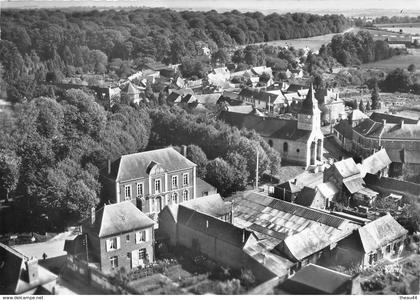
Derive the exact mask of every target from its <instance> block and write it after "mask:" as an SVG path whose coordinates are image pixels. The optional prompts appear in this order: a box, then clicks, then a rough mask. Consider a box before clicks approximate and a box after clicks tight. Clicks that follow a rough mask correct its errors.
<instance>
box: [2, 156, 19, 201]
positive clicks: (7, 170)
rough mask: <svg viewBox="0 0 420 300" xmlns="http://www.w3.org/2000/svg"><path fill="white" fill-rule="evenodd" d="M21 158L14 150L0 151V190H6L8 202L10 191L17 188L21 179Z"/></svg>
mask: <svg viewBox="0 0 420 300" xmlns="http://www.w3.org/2000/svg"><path fill="white" fill-rule="evenodd" d="M19 165H20V158H19V157H18V156H17V155H16V153H15V152H13V151H6V150H2V151H0V190H1V189H3V190H5V191H6V202H7V201H8V200H9V193H10V192H12V191H13V190H15V189H16V186H17V183H18V180H19Z"/></svg>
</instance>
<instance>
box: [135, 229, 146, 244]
mask: <svg viewBox="0 0 420 300" xmlns="http://www.w3.org/2000/svg"><path fill="white" fill-rule="evenodd" d="M145 241H146V231H145V230H142V231H139V232H136V244H139V243H141V242H145Z"/></svg>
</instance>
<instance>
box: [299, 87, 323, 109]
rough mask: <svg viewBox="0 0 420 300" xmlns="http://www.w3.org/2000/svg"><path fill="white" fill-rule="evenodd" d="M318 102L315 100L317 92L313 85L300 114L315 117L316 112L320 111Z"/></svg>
mask: <svg viewBox="0 0 420 300" xmlns="http://www.w3.org/2000/svg"><path fill="white" fill-rule="evenodd" d="M318 109H319V108H318V100H317V99H316V98H315V92H314V87H313V84H312V83H311V86H310V87H309V91H308V94H307V95H306V98H305V100H303V102H302V109H301V111H300V113H302V114H305V115H313V114H314V111H315V110H318Z"/></svg>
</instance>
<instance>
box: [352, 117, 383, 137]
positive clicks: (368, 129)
mask: <svg viewBox="0 0 420 300" xmlns="http://www.w3.org/2000/svg"><path fill="white" fill-rule="evenodd" d="M383 128H384V126H383V124H382V123H378V122H375V121H373V120H371V119H365V120H363V121H361V122H360V123H359V124H358V125H357V126H356V127H354V128H353V130H354V131H356V132H357V133H359V134H361V135H363V136H371V137H379V135H380V134H381V132H382V130H383Z"/></svg>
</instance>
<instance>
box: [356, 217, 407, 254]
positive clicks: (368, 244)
mask: <svg viewBox="0 0 420 300" xmlns="http://www.w3.org/2000/svg"><path fill="white" fill-rule="evenodd" d="M405 234H407V230H406V229H404V227H402V226H401V225H400V224H399V223H398V222H397V221H396V220H395V219H394V218H393V217H392V216H391V215H390V214H386V215H385V216H383V217H380V218H378V219H376V220H374V221H372V222H370V223H368V224H366V225H365V226H363V227H361V228H359V235H360V239H361V241H362V245H363V249H364V251H365V253H369V252H372V251H375V250H376V249H378V248H380V247H384V246H386V245H387V244H389V243H390V242H392V241H394V240H396V239H398V238H400V237H402V236H404V235H405Z"/></svg>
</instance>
